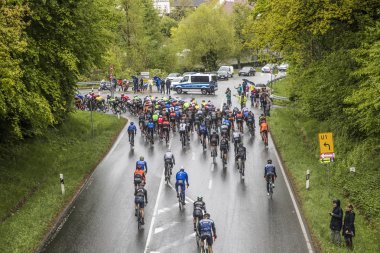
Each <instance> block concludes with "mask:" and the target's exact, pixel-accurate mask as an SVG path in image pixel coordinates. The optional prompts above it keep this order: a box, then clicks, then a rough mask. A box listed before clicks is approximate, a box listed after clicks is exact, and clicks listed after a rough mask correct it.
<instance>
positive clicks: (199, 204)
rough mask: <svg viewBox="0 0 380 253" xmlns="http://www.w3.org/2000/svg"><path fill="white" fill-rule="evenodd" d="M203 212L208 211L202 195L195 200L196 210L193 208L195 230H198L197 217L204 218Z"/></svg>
mask: <svg viewBox="0 0 380 253" xmlns="http://www.w3.org/2000/svg"><path fill="white" fill-rule="evenodd" d="M203 213H207V211H206V203H205V202H204V201H203V198H202V197H198V198H197V200H196V201H195V202H194V210H193V224H194V231H196V225H197V224H195V221H196V218H198V221H200V220H202V219H203Z"/></svg>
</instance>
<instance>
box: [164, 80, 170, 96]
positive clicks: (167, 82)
mask: <svg viewBox="0 0 380 253" xmlns="http://www.w3.org/2000/svg"><path fill="white" fill-rule="evenodd" d="M165 84H166V94H170V86H171V84H172V82H171V81H170V79H169V78H168V79H166V82H165Z"/></svg>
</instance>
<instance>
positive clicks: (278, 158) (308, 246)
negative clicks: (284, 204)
mask: <svg viewBox="0 0 380 253" xmlns="http://www.w3.org/2000/svg"><path fill="white" fill-rule="evenodd" d="M269 136H270V137H271V138H270V140H269V141H270V142H271V143H272V145H273V147H274V153H275V154H276V158H277V160H278V162H279V165H280V168H281V172H282V175H284V181H285V184H286V187H287V188H288V191H289V194H290V198H291V199H292V203H293V206H294V208H295V210H296V213H297V218H298V222H299V223H300V226H301V230H302V233H303V236H304V238H305V241H306V246H307V249H308V251H309V253H313V252H314V251H313V247H312V246H311V243H310V240H309V236H308V234H307V232H306V226H305V223H304V222H303V220H302V216H301V213H300V210H299V207H298V205H297V202H296V199H295V197H294V194H293V191H292V189H291V188H290V184H289V180H288V177H287V176H286V174H285V170H284V167H283V166H282V163H281V160H280V156H279V155H278V152H277V149H276V147H275V146H274V143H273V140H272V136H271V134H270V133H269Z"/></svg>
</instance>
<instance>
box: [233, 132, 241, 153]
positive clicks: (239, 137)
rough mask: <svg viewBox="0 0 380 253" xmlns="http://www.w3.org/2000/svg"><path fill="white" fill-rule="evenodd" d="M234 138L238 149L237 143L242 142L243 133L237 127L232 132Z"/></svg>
mask: <svg viewBox="0 0 380 253" xmlns="http://www.w3.org/2000/svg"><path fill="white" fill-rule="evenodd" d="M232 138H233V140H234V146H235V149H236V147H237V145H238V144H239V143H240V142H241V134H240V132H239V131H238V130H237V129H235V131H234V132H233V133H232Z"/></svg>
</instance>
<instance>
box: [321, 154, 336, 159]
mask: <svg viewBox="0 0 380 253" xmlns="http://www.w3.org/2000/svg"><path fill="white" fill-rule="evenodd" d="M319 157H320V158H335V153H324V154H320V155H319Z"/></svg>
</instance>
